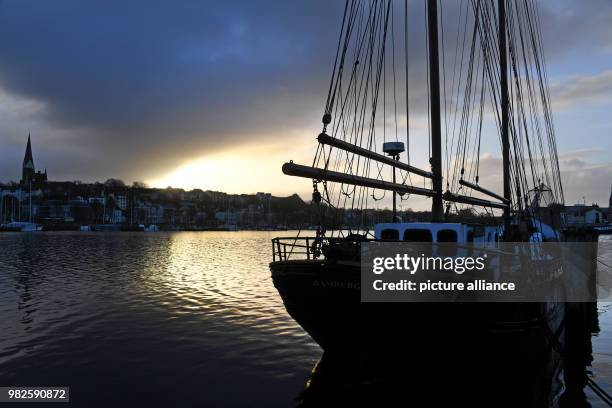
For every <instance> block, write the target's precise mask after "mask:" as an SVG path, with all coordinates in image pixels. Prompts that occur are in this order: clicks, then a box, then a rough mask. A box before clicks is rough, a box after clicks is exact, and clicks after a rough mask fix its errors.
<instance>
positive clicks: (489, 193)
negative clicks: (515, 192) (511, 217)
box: [459, 179, 510, 204]
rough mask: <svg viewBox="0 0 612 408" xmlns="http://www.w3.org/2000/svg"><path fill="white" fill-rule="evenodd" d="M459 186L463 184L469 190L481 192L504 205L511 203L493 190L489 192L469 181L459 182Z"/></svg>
mask: <svg viewBox="0 0 612 408" xmlns="http://www.w3.org/2000/svg"><path fill="white" fill-rule="evenodd" d="M459 184H461V185H462V186H466V187H468V188H471V189H472V190H476V191H480V192H481V193H483V194H486V195H488V196H490V197H493V198H497V199H498V200H499V201H501V202H502V203H504V204H509V203H510V200H508V199H506V198H504V197H502V196H500V195H499V194H497V193H494V192H493V191H491V190H487V189H486V188H484V187H480V186H479V185H478V184H474V183H470V182H469V181H465V180H463V179H462V180H459Z"/></svg>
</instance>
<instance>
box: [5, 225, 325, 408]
mask: <svg viewBox="0 0 612 408" xmlns="http://www.w3.org/2000/svg"><path fill="white" fill-rule="evenodd" d="M270 239H271V235H270V233H243V232H240V233H219V232H214V233H157V234H143V233H43V234H34V235H25V234H0V249H1V250H0V265H2V273H0V316H2V319H0V378H2V380H3V381H2V383H3V384H24V385H33V384H36V385H45V384H48V385H52V384H65V385H68V386H70V387H71V398H74V403H73V405H75V406H104V407H106V406H125V405H134V406H135V405H143V406H144V405H147V406H148V405H151V406H159V405H167V406H172V405H173V404H174V403H175V402H176V401H177V398H179V397H180V400H181V401H183V404H182V405H189V406H191V405H198V406H230V407H231V406H237V407H238V406H244V402H245V401H246V400H248V401H249V403H250V404H252V405H253V406H270V407H275V406H277V407H286V406H291V405H292V403H293V401H294V398H295V394H296V393H297V392H298V390H299V389H300V387H301V382H302V381H303V378H305V376H306V375H307V372H308V368H307V367H308V366H310V365H311V364H313V363H314V361H316V359H317V358H318V357H319V355H320V350H319V348H318V347H317V346H316V345H315V344H313V343H312V341H311V340H310V339H309V337H308V336H307V335H306V334H305V333H304V332H303V331H302V329H301V328H300V327H299V326H298V325H297V324H296V323H295V322H294V321H293V320H292V319H291V318H290V317H289V316H288V315H287V313H286V312H285V310H284V307H283V305H282V302H281V301H280V299H278V297H277V295H276V291H275V289H274V287H273V285H272V282H271V281H270V272H269V270H268V262H269V252H270V251H269V248H270ZM160 390H163V392H161V391H160ZM271 395H272V396H271ZM126 398H127V399H126Z"/></svg>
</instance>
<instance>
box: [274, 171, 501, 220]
mask: <svg viewBox="0 0 612 408" xmlns="http://www.w3.org/2000/svg"><path fill="white" fill-rule="evenodd" d="M283 173H284V174H286V175H288V176H295V177H304V178H309V179H314V180H325V181H331V182H336V183H345V184H350V185H354V186H361V187H369V188H375V189H379V190H388V191H395V192H396V193H400V194H415V195H421V196H425V197H433V196H434V195H435V194H436V192H435V191H434V190H431V189H428V188H422V187H414V186H407V185H405V184H399V183H391V182H389V181H384V180H378V179H373V178H369V177H362V176H356V175H353V174H347V173H341V172H338V171H332V170H325V169H321V168H318V167H310V166H303V165H301V164H295V163H293V162H289V163H285V164H283ZM443 198H444V200H446V201H454V202H456V203H462V204H472V205H480V206H483V207H492V208H500V209H502V210H503V209H506V208H508V204H505V203H496V202H493V201H487V200H483V199H480V198H474V197H468V196H463V195H459V194H452V193H450V192H446V193H444V196H443Z"/></svg>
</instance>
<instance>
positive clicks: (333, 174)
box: [283, 162, 434, 197]
mask: <svg viewBox="0 0 612 408" xmlns="http://www.w3.org/2000/svg"><path fill="white" fill-rule="evenodd" d="M283 173H285V174H286V175H288V176H296V177H304V178H310V179H315V180H325V181H333V182H336V183H346V184H351V185H355V186H362V187H370V188H376V189H379V190H388V191H395V192H397V193H400V194H416V195H422V196H427V197H432V196H433V195H434V191H433V190H430V189H428V188H421V187H414V186H407V185H405V184H399V183H391V182H388V181H384V180H378V179H373V178H369V177H362V176H355V175H352V174H346V173H340V172H338V171H331V170H325V169H320V168H317V167H309V166H302V165H300V164H295V163H293V162H289V163H285V164H283Z"/></svg>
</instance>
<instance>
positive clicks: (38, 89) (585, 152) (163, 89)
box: [0, 0, 612, 205]
mask: <svg viewBox="0 0 612 408" xmlns="http://www.w3.org/2000/svg"><path fill="white" fill-rule="evenodd" d="M464 1H465V0H464ZM402 3H403V2H402ZM417 3H418V4H417V5H415V6H414V7H413V8H414V10H417V9H418V6H419V5H422V1H420V0H419V1H418V2H417ZM456 3H457V2H456V1H455V0H449V1H446V2H445V7H446V8H447V11H448V12H449V13H452V10H450V11H449V10H448V9H452V7H453V5H454V4H456ZM538 4H539V6H540V8H541V12H542V17H543V35H544V46H545V52H546V60H547V63H548V72H549V80H550V86H551V92H552V99H553V111H554V118H555V126H556V132H557V137H558V148H559V156H560V161H561V166H562V173H563V181H564V187H565V192H566V201H567V202H570V203H572V202H577V201H582V197H583V196H584V197H585V199H586V201H588V202H600V203H602V204H604V205H607V200H608V197H609V195H610V184H611V183H612V2H610V1H609V0H581V1H570V0H546V1H544V0H541V1H538ZM343 6H344V2H343V1H340V0H338V1H335V2H330V1H323V0H320V1H312V0H308V1H297V2H294V1H280V0H277V1H263V0H256V1H253V0H244V1H238V0H228V1H187V0H181V1H157V0H147V1H136V0H131V1H128V2H123V1H107V2H99V1H84V0H57V1H53V2H50V1H47V2H41V1H28V0H0V146H1V147H0V180H2V181H9V180H18V179H19V177H20V166H21V159H22V158H23V152H24V148H25V141H26V139H27V134H28V132H30V133H31V134H32V142H33V148H34V155H35V157H34V158H35V164H36V166H37V168H39V169H43V168H44V167H46V168H47V169H48V171H49V175H50V178H51V179H52V180H82V181H94V180H102V181H103V180H105V179H107V178H110V177H116V178H121V179H123V180H125V181H126V182H132V181H134V180H143V181H146V182H147V183H149V184H151V185H155V186H160V187H166V186H168V185H172V186H174V187H185V188H194V187H199V188H202V189H213V190H220V191H227V192H245V193H251V192H257V191H269V192H272V193H274V194H279V195H286V194H291V193H293V192H298V193H302V194H305V193H306V192H308V191H309V187H310V186H309V184H310V183H309V182H308V181H307V180H291V179H288V178H287V177H286V176H283V175H282V174H281V172H280V167H281V165H282V163H283V162H285V161H288V160H289V159H293V160H296V161H298V162H303V163H309V162H311V160H312V156H313V155H314V151H315V148H316V144H315V141H314V138H315V137H316V135H317V134H318V132H319V131H320V118H321V114H322V111H323V107H324V102H325V97H326V92H327V86H328V84H329V77H330V74H331V67H332V63H333V57H334V53H335V46H336V41H337V35H338V30H339V26H340V19H341V17H342V9H343ZM411 18H412V17H411ZM413 18H414V19H415V20H416V19H421V18H422V14H420V13H416V12H415V16H414V17H413ZM414 27H416V28H414V30H418V27H419V26H418V25H417V24H416V23H415V25H414ZM414 34H415V35H413V36H412V38H414V39H415V41H419V38H420V37H422V35H420V34H419V33H418V32H417V33H414ZM421 34H422V33H421ZM423 61H424V60H423V59H415V60H414V65H415V67H414V71H415V72H418V66H420V65H422V63H423ZM411 64H413V62H411ZM413 97H414V98H416V99H417V104H418V98H419V97H420V95H419V94H418V93H417V94H415V95H413ZM421 105H423V103H422V101H421ZM417 119H418V118H417ZM415 123H418V120H416V121H415ZM484 154H488V155H489V156H487V157H488V158H489V159H490V160H491V161H494V160H496V158H497V156H496V153H495V152H485V153H484Z"/></svg>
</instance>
